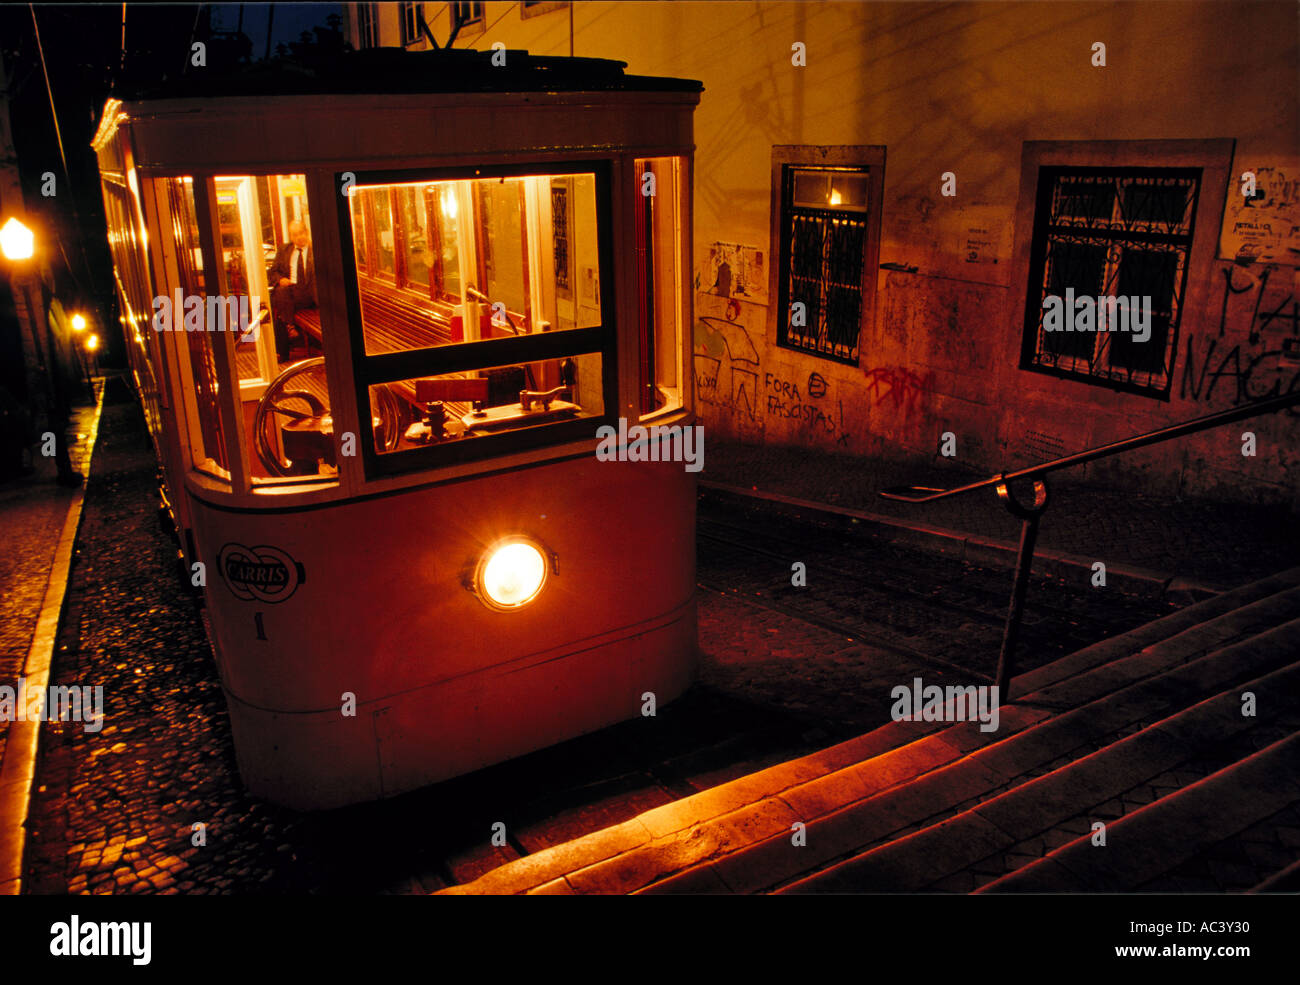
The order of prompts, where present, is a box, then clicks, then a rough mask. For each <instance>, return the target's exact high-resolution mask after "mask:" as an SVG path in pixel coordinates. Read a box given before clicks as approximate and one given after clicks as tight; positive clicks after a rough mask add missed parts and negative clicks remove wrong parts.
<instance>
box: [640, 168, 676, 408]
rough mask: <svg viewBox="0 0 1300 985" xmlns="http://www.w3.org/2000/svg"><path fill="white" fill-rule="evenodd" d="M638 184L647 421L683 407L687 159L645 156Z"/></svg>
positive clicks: (642, 359)
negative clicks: (683, 256)
mask: <svg viewBox="0 0 1300 985" xmlns="http://www.w3.org/2000/svg"><path fill="white" fill-rule="evenodd" d="M636 181H637V187H638V188H639V190H640V192H641V195H640V196H639V198H638V199H637V205H638V208H637V214H636V221H635V226H636V247H637V324H638V341H639V346H640V352H639V357H640V359H639V367H640V372H639V381H638V382H639V394H640V401H641V406H640V412H641V416H642V417H643V418H645V417H649V416H651V415H654V414H661V413H665V412H667V411H671V410H675V409H677V408H679V407H681V406H682V399H683V398H682V373H683V369H682V323H683V310H684V308H683V303H684V300H685V298H684V291H685V285H684V280H683V277H684V274H685V271H684V270H683V269H682V245H683V244H684V242H685V236H686V231H685V230H684V229H683V228H682V218H683V214H684V212H683V204H682V203H683V201H684V195H685V182H686V159H685V158H682V157H651V158H639V159H638V160H637V161H636Z"/></svg>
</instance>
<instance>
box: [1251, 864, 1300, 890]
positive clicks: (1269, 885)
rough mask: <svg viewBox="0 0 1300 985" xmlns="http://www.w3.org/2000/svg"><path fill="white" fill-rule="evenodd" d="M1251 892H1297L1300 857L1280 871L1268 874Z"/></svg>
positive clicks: (1299, 882)
mask: <svg viewBox="0 0 1300 985" xmlns="http://www.w3.org/2000/svg"><path fill="white" fill-rule="evenodd" d="M1251 892H1252V893H1297V892H1300V859H1297V860H1296V861H1294V862H1292V863H1291V864H1290V865H1288V866H1287V867H1286V868H1285V869H1283V870H1282V871H1281V872H1278V873H1275V874H1274V875H1271V876H1269V877H1268V878H1267V879H1265V880H1264V881H1263V882H1261V883H1260V884H1259V885H1258V886H1256V887H1255V888H1254V889H1252V890H1251Z"/></svg>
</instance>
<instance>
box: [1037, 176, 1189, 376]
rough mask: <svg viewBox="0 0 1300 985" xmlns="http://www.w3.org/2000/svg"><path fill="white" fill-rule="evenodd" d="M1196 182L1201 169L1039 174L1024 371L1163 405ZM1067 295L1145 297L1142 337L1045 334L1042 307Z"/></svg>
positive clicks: (1183, 285) (1070, 316)
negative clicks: (1146, 322) (1146, 323)
mask: <svg viewBox="0 0 1300 985" xmlns="http://www.w3.org/2000/svg"><path fill="white" fill-rule="evenodd" d="M1200 183H1201V170H1200V169H1199V168H1179V169H1174V168H1122V169H1117V168H1084V167H1045V168H1041V169H1040V170H1039V174H1038V193H1037V200H1036V203H1035V209H1034V233H1033V242H1032V245H1031V251H1030V262H1029V285H1030V286H1029V290H1028V292H1027V297H1026V303H1025V331H1024V341H1023V345H1022V349H1021V368H1022V369H1031V370H1035V371H1037V372H1042V373H1048V374H1051V375H1054V376H1061V377H1065V378H1068V379H1075V380H1080V381H1083V382H1087V383H1093V384H1096V385H1098V386H1105V387H1108V388H1110V389H1115V390H1123V391H1127V392H1131V393H1143V394H1147V395H1149V396H1155V397H1160V398H1162V399H1168V397H1169V387H1170V381H1171V379H1172V378H1173V362H1174V355H1175V353H1176V352H1177V350H1178V321H1179V317H1180V315H1181V314H1182V302H1183V294H1184V291H1185V289H1186V286H1187V263H1188V257H1189V255H1190V254H1191V249H1192V236H1193V232H1194V226H1195V219H1196V200H1197V195H1198V193H1199V191H1200ZM1067 289H1073V291H1074V295H1075V297H1076V298H1078V297H1085V296H1086V297H1092V298H1097V297H1125V298H1137V299H1139V301H1138V303H1139V304H1140V303H1141V299H1144V298H1150V303H1151V311H1150V333H1151V334H1150V337H1149V338H1148V339H1147V340H1146V341H1142V342H1139V341H1137V339H1136V337H1135V333H1134V332H1132V331H1127V332H1126V331H1113V332H1111V331H1107V332H1096V331H1093V332H1048V331H1045V330H1044V328H1043V314H1044V309H1043V300H1044V299H1045V298H1047V297H1050V296H1052V295H1055V296H1058V297H1061V298H1064V297H1065V295H1066V291H1067ZM1064 316H1065V318H1066V319H1070V320H1072V319H1073V316H1074V312H1071V311H1068V310H1066V311H1064Z"/></svg>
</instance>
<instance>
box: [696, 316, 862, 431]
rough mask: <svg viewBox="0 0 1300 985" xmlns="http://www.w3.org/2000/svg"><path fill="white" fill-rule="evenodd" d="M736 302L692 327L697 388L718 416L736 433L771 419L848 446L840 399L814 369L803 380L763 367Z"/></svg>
mask: <svg viewBox="0 0 1300 985" xmlns="http://www.w3.org/2000/svg"><path fill="white" fill-rule="evenodd" d="M740 319H741V308H740V304H739V303H738V302H737V301H735V300H734V299H733V300H731V301H730V302H728V304H727V307H726V311H725V314H724V315H723V316H716V315H703V316H701V317H700V318H699V319H698V320H697V322H696V326H695V358H694V364H695V392H696V396H697V399H698V400H699V401H700V403H701V404H706V405H711V406H712V407H713V408H714V409H715V411H717V412H718V420H719V422H721V423H724V424H725V425H726V426H730V427H731V428H733V429H734V430H735V431H736V432H738V433H739V434H740V435H742V436H745V435H750V436H761V435H763V434H764V433H766V430H767V427H768V424H769V423H770V422H774V421H775V422H778V423H780V424H783V425H786V426H787V427H790V426H793V427H794V428H795V429H797V431H799V432H802V433H804V434H806V435H807V436H808V437H821V438H823V439H834V441H835V443H836V444H837V445H848V443H849V439H850V434H849V432H848V431H846V430H845V428H844V404H843V400H842V399H841V398H840V397H839V396H837V395H835V394H833V393H832V392H831V391H832V386H831V383H830V382H829V381H828V380H827V379H826V378H825V377H824V376H823V375H822V374H821V373H818V372H815V371H814V372H811V373H809V374H808V375H807V377H806V378H805V379H803V380H802V381H799V380H796V379H790V378H788V374H786V373H783V372H782V371H779V370H778V371H764V370H763V369H762V367H761V366H760V365H759V354H758V348H757V346H756V345H755V341H754V338H753V336H752V335H751V334H750V330H749V328H748V327H747V326H746V325H745V324H744V323H743V322H742V321H741V320H740Z"/></svg>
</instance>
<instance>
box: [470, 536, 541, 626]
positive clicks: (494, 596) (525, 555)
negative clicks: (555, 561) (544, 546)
mask: <svg viewBox="0 0 1300 985" xmlns="http://www.w3.org/2000/svg"><path fill="white" fill-rule="evenodd" d="M545 584H546V557H545V556H544V555H543V554H542V552H541V551H540V550H539V549H538V548H537V546H536V545H535V544H533V543H531V542H529V541H526V540H513V541H509V542H507V543H504V544H501V545H500V546H498V547H496V548H494V549H493V550H492V551H491V552H490V553H488V554H487V555H485V561H484V563H483V564H482V566H481V567H480V568H479V576H478V587H479V592H480V594H481V595H482V596H483V597H484V599H485V600H487V601H488V602H490V603H491V604H492V605H495V606H496V607H498V608H501V609H517V608H519V606H521V605H526V604H528V603H529V602H531V601H532V600H533V599H535V598H536V597H537V594H538V593H539V592H540V591H541V590H542V586H543V585H545Z"/></svg>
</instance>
